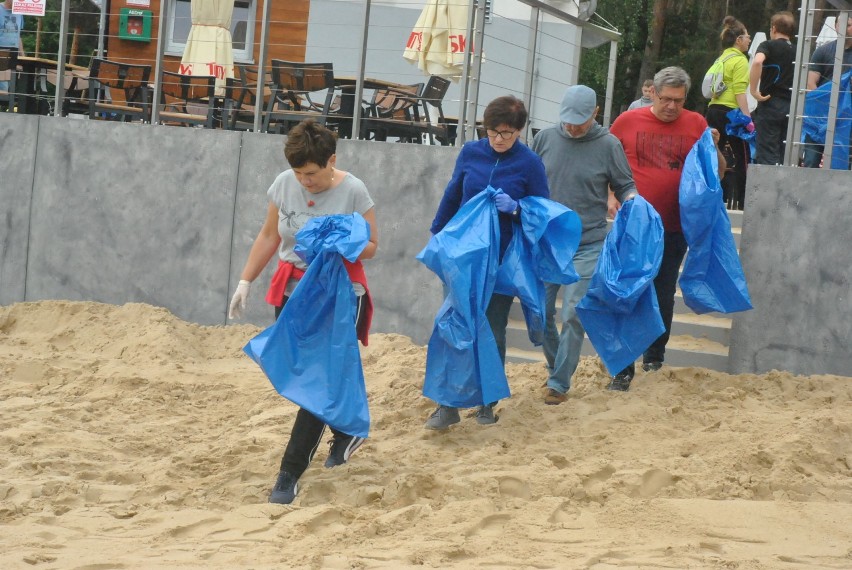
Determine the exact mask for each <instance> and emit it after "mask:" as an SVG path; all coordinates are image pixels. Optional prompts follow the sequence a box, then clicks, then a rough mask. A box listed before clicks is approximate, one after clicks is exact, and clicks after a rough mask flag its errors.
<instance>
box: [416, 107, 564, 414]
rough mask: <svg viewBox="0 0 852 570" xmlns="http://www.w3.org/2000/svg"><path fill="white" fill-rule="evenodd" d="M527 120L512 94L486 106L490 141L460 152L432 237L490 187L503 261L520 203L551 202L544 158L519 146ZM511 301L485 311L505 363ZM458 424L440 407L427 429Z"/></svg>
mask: <svg viewBox="0 0 852 570" xmlns="http://www.w3.org/2000/svg"><path fill="white" fill-rule="evenodd" d="M527 116H528V115H527V110H526V107H524V102H523V101H521V100H520V99H518V98H517V97H513V96H511V95H504V96H502V97H498V98H496V99H494V100H493V101H491V102H490V103H489V104H488V106H487V107H486V108H485V112H484V114H483V117H482V122H483V124H484V126H485V133H486V135H487V136H486V138H483V139H479V140H477V141H471V142H468V143H465V145H464V146H463V147H462V149H461V152H459V155H458V158H457V159H456V165H455V168H454V169H453V175H452V177H451V178H450V181H449V182H448V183H447V188H446V190H444V196H443V198H441V203H440V204H439V205H438V211H437V212H436V213H435V219H434V220H433V221H432V227H431V228H430V231H431V232H432V234H436V233H438V232H440V231H441V230H442V229H444V226H445V225H447V222H449V221H450V219H452V217H453V216H455V215H456V212H458V211H459V208H461V207H462V206H463V205H464V204H466V203H467V202H468V201H469V200H470V199H471V198H473V197H474V196H476V195H477V194H479V193H480V192H482V191H483V190H485V189H486V188H487V187H488V186H491V187H492V188H494V189H499V190H502V191H501V192H498V193H497V194H496V195H495V197H494V202H495V204H496V206H497V210H498V212H499V215H498V218H499V219H498V222H499V224H500V260H501V261H502V259H503V254H504V253H505V251H506V248H507V247H508V246H509V242H510V241H511V240H512V234H513V224H519V223H521V213H522V210H521V206H520V203H519V201H520V199H521V198H524V197H526V196H541V197H542V198H549V197H550V192H549V190H548V187H547V175H546V174H545V171H544V164H542V162H541V158H539V157H538V155H537V154H535V153H534V152H533V151H532V150H530V148H529V147H528V146H527V145H525V144H524V143H522V142H521V141H520V138H521V130H522V129H523V128H524V126H526V124H527ZM513 301H514V297H510V296H508V295H500V294H498V293H494V294H493V295H492V296H491V300H490V301H489V304H488V308H487V310H486V312H485V316H486V317H487V318H488V323H489V325H490V327H491V331H492V333H493V334H494V339H495V340H496V342H497V351H498V352H499V354H500V358H501V359H502V360H503V362H505V361H506V328H507V326H508V323H509V311H510V309H511V308H512V303H513ZM493 408H494V403H490V404H486V405H483V406H480V407H479V409H478V410H477V413H476V421H477V422H478V423H479V424H483V425H488V424H493V423H495V422H496V421H497V416H496V415H495V414H494V409H493ZM459 421H460V418H459V411H458V409H457V408H454V407H451V406H444V405H440V406H438V408H437V409H436V410H435V411H434V412H433V413H432V415H431V416H429V419H427V420H426V425H425V427H426V429H433V430H442V429H446V428H448V427H450V426H451V425H453V424H455V423H458V422H459Z"/></svg>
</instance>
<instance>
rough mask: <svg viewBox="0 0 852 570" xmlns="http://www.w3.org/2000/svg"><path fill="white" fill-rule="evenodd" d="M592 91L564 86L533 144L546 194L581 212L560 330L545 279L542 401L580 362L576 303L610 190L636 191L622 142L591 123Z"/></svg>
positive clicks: (551, 398)
mask: <svg viewBox="0 0 852 570" xmlns="http://www.w3.org/2000/svg"><path fill="white" fill-rule="evenodd" d="M597 114H598V106H597V96H596V95H595V92H594V91H593V90H592V89H591V88H589V87H586V86H585V85H574V86H572V87H569V88H568V89H567V90H566V91H565V95H564V96H563V98H562V106H561V108H560V111H559V125H557V126H555V127H550V128H547V129H544V130H542V131H541V132H539V133H538V134H537V135H536V137H535V139H534V140H533V143H532V149H533V150H534V151H535V152H536V153H538V155H539V156H541V159H542V161H543V162H544V168H545V171H546V172H547V181H548V185H549V186H550V198H551V200H555V201H557V202H559V203H561V204H564V205H565V206H568V207H569V208H571V209H572V210H574V211H575V212H577V214H578V215H579V216H580V219H581V220H582V222H583V234H582V236H581V238H580V247H579V248H578V249H577V253H576V254H575V255H574V269H575V270H576V271H577V274H578V275H579V276H580V280H579V281H577V282H576V283H572V284H571V285H566V286H565V287H564V288H563V293H562V295H563V296H562V332H561V333H558V332H557V329H556V297H557V295H558V294H559V288H560V285H559V284H556V283H546V284H545V285H546V292H547V300H546V301H547V305H546V319H547V322H546V330H545V338H544V355H545V358H546V359H547V366H548V370H549V372H550V377H549V378H548V380H547V392H546V394H545V398H544V403H545V404H550V405H556V404H561V403H562V402H564V401H565V400H566V399H567V392H568V390H569V389H570V388H571V377H572V376H573V375H574V371H575V370H576V369H577V364H578V362H579V361H580V349H581V348H582V346H583V337H584V336H585V330H584V329H583V325H582V324H581V323H580V319H579V317H578V316H577V311H576V306H577V303H579V302H580V299H582V298H583V296H584V295H585V294H586V290H587V289H588V288H589V281H590V280H591V278H592V274H593V273H594V271H595V266H596V265H597V262H598V257H600V254H601V250H602V249H603V242H604V238H605V237H606V234H607V231H608V228H607V221H606V215H607V201H608V198H609V192H610V191H612V192H613V193H614V195H615V198H616V199H617V200H618V201H619V202H620V203H623V202H624V201H625V200H629V199H630V198H632V197H633V196H635V195H636V193H637V191H636V185H635V184H634V183H633V173H632V172H631V171H630V165H629V164H628V162H627V157H626V156H625V154H624V149H623V148H622V146H621V142H620V141H619V140H618V139H617V138H615V137H614V136H613V135H611V134H610V133H609V130H608V129H606V128H604V127H602V126H600V125H599V124H598V123H597V122H595V116H596V115H597Z"/></svg>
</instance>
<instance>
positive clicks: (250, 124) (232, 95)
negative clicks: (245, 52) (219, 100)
mask: <svg viewBox="0 0 852 570" xmlns="http://www.w3.org/2000/svg"><path fill="white" fill-rule="evenodd" d="M234 67H235V68H236V70H237V77H234V78H230V77H229V78H227V79H226V80H225V105H224V112H223V116H222V124H223V126H224V128H226V129H230V130H234V131H251V130H253V129H254V112H255V108H256V106H257V104H258V97H257V83H258V82H257V77H258V72H257V69H256V68H252V67H249V66H247V65H242V64H235V65H234ZM271 95H272V83H271V82H269V81H267V82H266V84H265V85H264V87H263V97H262V99H261V106H264V105H265V102H267V101H269V99H270V97H271ZM261 113H263V111H261ZM261 124H262V123H261Z"/></svg>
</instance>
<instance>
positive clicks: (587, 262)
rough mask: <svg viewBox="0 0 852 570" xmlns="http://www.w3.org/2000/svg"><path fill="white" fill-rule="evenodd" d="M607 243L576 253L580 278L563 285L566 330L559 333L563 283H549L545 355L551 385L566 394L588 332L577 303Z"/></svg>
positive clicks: (578, 250)
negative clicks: (558, 310) (559, 299)
mask: <svg viewBox="0 0 852 570" xmlns="http://www.w3.org/2000/svg"><path fill="white" fill-rule="evenodd" d="M603 244H604V242H603V241H598V242H594V243H586V244H582V245H580V247H579V248H578V249H577V253H575V254H574V270H575V271H576V272H577V275H579V276H580V280H579V281H577V282H576V283H572V284H571V285H565V286H564V287H563V292H562V332H559V333H557V330H556V296H557V295H558V294H559V288H560V287H562V286H561V285H559V284H557V283H546V284H545V294H546V301H545V302H546V304H545V331H544V357H545V358H546V359H547V369H548V371H549V372H550V377H549V378H548V379H547V387H548V388H552V389H554V390H556V391H557V392H561V393H563V394H564V393H565V392H567V391H568V390H569V389H570V388H571V376H573V375H574V371H575V370H577V364H578V363H579V362H580V350H581V349H582V348H583V338H584V337H585V334H586V331H585V329H584V328H583V324H582V323H581V322H580V318H579V317H578V316H577V311H576V307H577V303H579V302H580V299H582V298H583V297H584V296H585V295H586V291H587V290H588V289H589V282H590V281H591V279H592V274H593V273H594V272H595V267H596V266H597V263H598V258H599V257H600V255H601V250H602V249H603Z"/></svg>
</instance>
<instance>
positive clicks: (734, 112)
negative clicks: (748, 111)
mask: <svg viewBox="0 0 852 570" xmlns="http://www.w3.org/2000/svg"><path fill="white" fill-rule="evenodd" d="M725 116H726V117H728V124H727V125H725V132H726V133H727V134H729V135H733V136H735V137H738V138H741V139H742V140H744V141H746V142H747V143H748V147H749V150H750V151H751V157H752V158H754V155H755V154H757V131H756V130H753V129H752V130H751V131H749V130H748V129H746V127H747V126H748V125H749V124H750V123H751V122H752V121H751V117H749V116H748V115H745V114H744V113H743V112H742V111H740V110H739V108H736V109H731V110H730V111H728V112H727V114H726V115H725Z"/></svg>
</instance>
